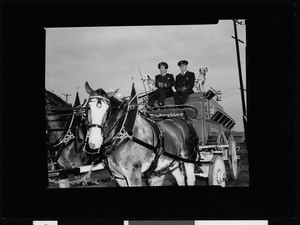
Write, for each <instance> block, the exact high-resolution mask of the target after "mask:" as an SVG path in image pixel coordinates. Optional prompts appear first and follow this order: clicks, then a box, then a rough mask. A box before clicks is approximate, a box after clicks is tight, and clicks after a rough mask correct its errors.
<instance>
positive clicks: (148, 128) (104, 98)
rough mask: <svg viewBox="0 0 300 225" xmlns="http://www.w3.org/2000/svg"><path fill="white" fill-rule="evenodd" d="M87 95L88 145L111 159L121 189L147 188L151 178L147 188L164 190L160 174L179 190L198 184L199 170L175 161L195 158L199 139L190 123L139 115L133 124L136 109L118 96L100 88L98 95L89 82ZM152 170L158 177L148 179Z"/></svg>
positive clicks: (107, 163)
mask: <svg viewBox="0 0 300 225" xmlns="http://www.w3.org/2000/svg"><path fill="white" fill-rule="evenodd" d="M85 89H86V91H87V93H88V94H89V99H88V102H87V105H86V107H87V108H86V110H87V117H88V124H89V125H88V133H89V139H88V145H89V147H90V148H91V149H102V151H104V152H105V153H106V154H107V158H106V166H107V168H108V169H109V170H110V172H111V173H112V175H113V176H114V177H115V178H116V181H117V182H118V184H119V186H121V187H123V186H130V187H132V186H142V175H146V181H147V183H148V185H150V186H161V185H162V184H163V179H164V175H160V174H159V172H160V171H162V170H166V169H168V170H169V171H170V172H171V173H172V175H173V176H174V177H175V179H176V181H177V184H178V185H180V186H183V185H194V184H195V174H194V164H193V163H188V162H179V161H177V160H174V159H173V158H172V157H170V155H174V156H177V157H179V156H180V157H182V158H184V159H190V160H195V158H196V148H197V143H198V137H197V135H196V132H195V130H193V127H191V126H190V125H189V124H188V122H187V121H185V120H183V119H180V118H170V119H165V120H163V121H160V122H158V123H154V122H153V121H151V120H150V119H148V118H147V117H146V116H144V115H142V114H141V113H140V112H137V113H136V115H135V116H134V117H131V118H129V117H130V116H129V114H130V111H131V110H130V109H131V108H135V107H137V106H134V105H131V104H130V102H129V101H128V100H126V99H123V100H118V99H116V98H114V95H115V94H116V92H109V93H106V92H105V91H104V90H103V89H101V88H99V89H97V90H93V89H92V88H91V87H90V86H89V84H88V82H86V83H85ZM128 109H129V110H128ZM132 121H133V123H134V124H133V128H132V132H127V131H126V129H125V130H124V126H126V124H127V123H129V124H130V122H131V123H132ZM129 130H130V129H129ZM159 131H160V132H159ZM161 137H163V142H161V141H160V140H161V139H162V138H161ZM159 143H161V145H160V146H161V148H160V149H157V150H158V151H157V152H155V150H154V148H153V147H154V146H157V145H158V144H159ZM164 152H166V153H168V156H166V155H165V154H164ZM153 165H154V166H153ZM153 168H154V169H153ZM151 169H152V170H153V175H151V171H150V173H148V172H149V170H151Z"/></svg>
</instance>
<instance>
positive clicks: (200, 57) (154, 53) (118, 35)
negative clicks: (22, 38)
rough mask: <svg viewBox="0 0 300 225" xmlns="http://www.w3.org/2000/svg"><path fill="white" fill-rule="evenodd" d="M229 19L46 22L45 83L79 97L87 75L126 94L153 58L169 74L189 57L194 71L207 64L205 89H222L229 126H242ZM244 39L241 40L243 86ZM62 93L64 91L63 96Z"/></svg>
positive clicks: (151, 70)
mask: <svg viewBox="0 0 300 225" xmlns="http://www.w3.org/2000/svg"><path fill="white" fill-rule="evenodd" d="M245 32H246V31H245V25H238V35H239V39H241V40H243V41H245V44H246V37H245V35H246V33H245ZM233 35H234V30H233V22H232V20H222V21H219V23H218V24H216V25H182V26H127V27H126V26H123V27H80V28H79V27H78V28H46V84H45V86H46V89H47V90H50V91H51V90H53V91H54V93H56V94H57V95H59V96H61V94H63V93H64V94H66V93H67V94H71V96H70V97H69V102H70V103H73V102H74V97H75V95H76V90H78V92H79V96H80V98H81V101H82V100H83V99H84V98H87V97H88V95H87V93H86V91H85V89H84V83H85V81H88V82H89V84H90V86H91V87H92V88H93V89H97V88H100V87H101V88H103V89H104V90H114V89H117V88H119V89H120V93H121V94H122V95H124V96H128V95H130V90H131V84H132V77H133V81H134V83H135V87H136V90H137V92H143V91H144V87H143V83H142V82H141V77H140V72H139V69H138V68H140V70H141V73H142V75H143V76H144V77H145V76H146V75H149V76H151V77H152V78H154V76H155V75H157V74H158V73H159V70H158V68H157V64H158V63H159V62H161V61H165V62H167V63H168V64H169V70H168V72H169V73H172V74H174V77H175V76H176V75H177V74H178V73H179V72H180V70H179V67H178V66H177V63H178V61H180V60H182V59H185V60H187V61H188V62H189V65H188V70H189V71H192V72H194V73H195V74H196V76H197V75H198V74H199V72H198V71H199V68H201V67H208V73H207V79H206V83H205V89H206V90H209V88H210V87H213V88H214V89H218V88H219V89H220V90H221V91H222V101H221V102H220V104H221V105H222V106H223V107H224V109H225V111H226V112H227V113H228V114H229V115H230V116H231V117H232V118H233V119H234V120H235V121H236V123H237V124H236V125H235V127H234V130H236V131H242V130H243V123H242V105H241V97H240V94H239V93H240V90H239V87H240V85H239V77H238V67H237V58H236V49H235V42H234V39H233V38H231V36H233ZM245 44H240V54H241V63H242V73H243V81H244V86H245V80H246V79H245V76H246V74H245V47H246V46H245ZM63 98H65V97H63Z"/></svg>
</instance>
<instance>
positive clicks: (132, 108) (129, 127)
mask: <svg viewBox="0 0 300 225" xmlns="http://www.w3.org/2000/svg"><path fill="white" fill-rule="evenodd" d="M137 111H138V107H137V96H136V91H135V87H134V83H132V89H131V95H130V99H129V103H128V116H127V119H126V122H125V130H126V131H127V132H128V134H129V135H132V133H133V127H134V123H135V118H136V115H137Z"/></svg>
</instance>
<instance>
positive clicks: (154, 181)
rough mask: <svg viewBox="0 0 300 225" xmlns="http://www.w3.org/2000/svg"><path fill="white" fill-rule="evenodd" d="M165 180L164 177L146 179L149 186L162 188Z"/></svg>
mask: <svg viewBox="0 0 300 225" xmlns="http://www.w3.org/2000/svg"><path fill="white" fill-rule="evenodd" d="M164 180H165V175H161V176H159V177H151V178H148V183H149V186H162V185H163V183H164Z"/></svg>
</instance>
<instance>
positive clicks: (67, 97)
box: [61, 94, 72, 103]
mask: <svg viewBox="0 0 300 225" xmlns="http://www.w3.org/2000/svg"><path fill="white" fill-rule="evenodd" d="M61 95H63V96H65V97H66V103H69V102H68V100H69V96H72V95H71V94H61Z"/></svg>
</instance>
